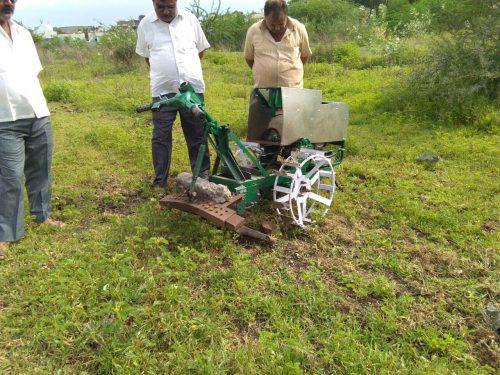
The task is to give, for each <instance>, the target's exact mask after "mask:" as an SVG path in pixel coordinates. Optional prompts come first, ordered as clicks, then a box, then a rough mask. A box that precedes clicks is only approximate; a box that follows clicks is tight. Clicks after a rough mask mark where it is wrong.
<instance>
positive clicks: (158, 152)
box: [152, 94, 210, 187]
mask: <svg viewBox="0 0 500 375" xmlns="http://www.w3.org/2000/svg"><path fill="white" fill-rule="evenodd" d="M173 96H175V94H168V95H167V97H173ZM198 96H199V97H200V98H201V99H202V100H203V94H198ZM153 100H154V101H158V100H159V98H153ZM177 112H179V114H180V117H181V126H182V131H183V133H184V138H185V139H186V143H187V147H188V153H189V161H190V164H191V170H192V171H194V167H195V165H196V159H197V158H198V150H199V148H200V146H201V145H202V144H203V126H202V124H201V123H200V122H199V121H198V120H196V118H195V117H194V116H193V115H192V114H191V112H190V111H189V110H187V109H185V108H183V109H176V108H172V107H163V108H162V109H161V110H160V111H158V112H153V125H154V129H153V139H152V151H153V167H154V170H155V179H154V182H153V183H154V184H155V185H158V186H161V187H165V186H166V184H167V179H168V175H169V172H170V161H171V159H172V127H173V125H174V121H175V118H176V117H177ZM205 142H206V141H205ZM209 169H210V154H209V152H208V147H207V152H206V153H205V156H204V158H203V163H202V165H201V169H200V172H205V171H208V170H209Z"/></svg>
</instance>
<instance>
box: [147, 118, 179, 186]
mask: <svg viewBox="0 0 500 375" xmlns="http://www.w3.org/2000/svg"><path fill="white" fill-rule="evenodd" d="M176 116H177V109H175V108H162V109H161V110H160V111H157V112H153V125H154V128H153V139H152V152H153V167H154V170H155V179H154V182H153V184H154V185H157V186H160V187H166V186H167V179H168V175H169V172H170V161H171V158H172V127H173V125H174V121H175V117H176Z"/></svg>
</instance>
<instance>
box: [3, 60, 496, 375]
mask: <svg viewBox="0 0 500 375" xmlns="http://www.w3.org/2000/svg"><path fill="white" fill-rule="evenodd" d="M44 60H45V66H46V69H45V71H44V72H43V74H42V76H41V79H42V82H43V85H44V87H45V90H46V93H47V96H48V97H49V98H51V99H52V100H55V101H53V102H51V104H50V107H51V110H52V120H53V128H54V134H55V144H56V149H55V155H54V217H56V218H58V219H62V220H64V221H65V222H66V223H67V224H68V226H67V228H65V229H62V230H53V229H51V228H45V227H39V226H37V225H35V224H34V223H33V222H32V221H30V220H28V229H27V235H26V238H25V239H24V240H22V241H20V242H19V243H16V244H14V245H13V246H12V247H11V248H10V250H9V253H8V257H7V260H6V261H5V262H3V263H1V264H0V280H1V282H0V373H5V374H10V373H13V374H28V373H29V374H32V373H33V374H46V373H61V374H72V373H82V374H85V373H88V374H94V373H97V374H105V373H117V374H135V373H137V374H139V373H151V374H152V373H189V374H191V373H204V374H223V373H245V374H266V373H269V374H299V373H314V374H322V373H325V374H332V373H342V374H344V373H345V374H347V373H352V374H374V373H387V374H394V373H402V374H406V373H411V374H424V373H425V374H447V373H448V374H461V373H464V374H465V373H467V374H469V373H477V374H489V373H491V374H493V373H495V371H496V370H498V368H499V364H500V354H499V346H498V337H496V336H495V333H494V332H493V330H492V329H491V328H490V326H489V323H488V321H487V319H486V317H485V315H484V313H483V312H484V309H485V308H486V305H487V304H488V303H494V302H495V301H497V302H498V292H499V288H498V287H499V284H498V280H499V273H498V263H497V262H498V259H499V252H498V240H499V238H498V228H499V221H498V207H499V194H498V192H499V186H498V157H499V151H498V150H499V147H498V146H499V139H498V133H496V132H495V133H493V134H490V133H484V132H483V133H481V132H478V131H476V130H474V129H469V128H466V127H445V126H441V125H439V124H435V123H430V122H424V121H422V120H419V119H418V118H417V117H415V118H410V117H408V116H405V115H403V114H400V113H394V112H390V111H388V110H387V109H386V108H391V103H388V102H387V99H386V98H387V97H389V96H387V95H385V93H386V92H387V91H388V90H390V87H391V86H392V85H393V84H394V83H395V82H397V80H398V79H399V78H400V77H402V76H404V75H405V74H407V72H408V68H405V67H391V68H378V69H372V70H344V69H342V68H339V67H335V66H333V65H327V64H313V65H309V66H308V67H307V72H306V76H307V79H306V86H307V87H310V88H318V89H322V90H323V91H324V95H325V97H326V98H327V99H335V100H342V101H346V102H348V103H349V104H350V108H351V115H352V118H351V124H350V128H349V137H348V140H347V150H348V152H347V157H346V160H345V162H344V163H343V165H342V166H341V167H340V168H339V170H338V178H339V180H340V182H341V184H342V185H343V190H342V191H339V192H338V193H337V195H336V201H335V202H334V205H333V207H332V209H331V211H330V213H329V214H328V217H327V218H326V219H325V220H324V221H323V222H321V223H320V224H319V225H317V226H315V227H312V228H311V229H309V230H307V231H303V230H298V229H295V228H290V227H287V226H285V225H283V224H279V226H280V232H279V233H278V235H277V237H278V243H277V245H276V246H275V247H268V246H263V245H259V244H255V243H249V242H245V241H243V240H242V239H240V238H238V237H237V236H236V235H235V234H233V233H224V232H223V231H221V230H219V229H216V228H215V227H213V226H211V225H210V224H208V223H207V222H205V221H203V220H201V219H198V218H196V217H194V216H191V215H189V214H185V213H180V212H177V211H170V210H163V209H160V207H159V203H158V201H159V195H158V194H157V193H155V192H153V191H151V189H150V187H149V185H150V181H151V177H152V176H151V174H152V167H151V156H150V137H151V126H150V125H151V124H150V115H149V114H144V115H136V114H135V113H134V112H133V105H134V104H137V105H138V104H144V103H146V102H147V101H148V93H149V90H148V84H149V82H148V76H147V72H146V70H145V68H144V67H137V68H135V69H133V70H132V71H130V72H122V73H119V72H118V71H116V69H115V68H113V67H112V66H109V65H106V63H105V62H104V61H103V60H102V59H101V58H100V57H99V56H97V55H96V56H94V57H92V60H89V59H88V58H86V57H84V56H77V58H76V59H71V60H70V59H65V58H61V57H59V58H58V57H55V55H53V54H48V55H44ZM204 68H205V78H206V82H207V87H208V91H207V95H206V100H207V103H208V108H209V110H210V111H211V113H212V114H213V115H214V117H215V118H216V119H218V120H219V121H220V122H222V123H228V124H230V125H231V126H232V127H233V129H235V130H236V132H237V133H238V134H239V135H240V136H242V137H244V135H245V128H246V117H247V108H248V105H247V103H248V96H249V92H250V88H251V84H252V79H251V75H250V72H249V71H248V69H247V68H246V67H245V64H244V62H243V59H242V57H241V56H240V55H239V54H222V53H211V54H209V55H208V56H207V58H206V59H205V61H204ZM391 97H393V99H391V100H395V99H394V96H391ZM396 98H397V97H396ZM311 126H314V124H311ZM174 144H175V147H174V160H173V168H172V169H173V174H174V175H175V174H177V173H179V172H181V171H186V170H188V162H187V151H186V147H185V144H184V139H183V136H182V132H181V131H180V126H177V127H176V132H175V136H174ZM425 152H433V153H435V154H436V155H439V156H440V157H441V158H442V160H441V161H440V162H438V163H437V164H436V165H434V166H426V165H422V164H419V163H417V162H416V161H415V159H416V158H417V157H418V156H420V155H422V154H423V153H425ZM264 217H266V218H274V215H273V212H272V210H271V209H270V207H269V206H267V205H265V204H263V205H262V206H261V207H258V208H257V209H256V211H255V212H254V213H252V215H251V216H250V222H251V223H252V222H253V223H256V222H258V221H259V220H261V219H262V218H264Z"/></svg>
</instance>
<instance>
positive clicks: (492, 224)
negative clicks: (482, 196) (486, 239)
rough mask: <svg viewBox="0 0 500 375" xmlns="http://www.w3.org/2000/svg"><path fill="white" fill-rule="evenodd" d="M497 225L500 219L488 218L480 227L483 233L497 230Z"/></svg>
mask: <svg viewBox="0 0 500 375" xmlns="http://www.w3.org/2000/svg"><path fill="white" fill-rule="evenodd" d="M499 227H500V220H497V219H488V220H486V221H485V222H484V223H483V224H482V225H481V229H482V230H483V232H484V233H492V232H497V231H498V228H499Z"/></svg>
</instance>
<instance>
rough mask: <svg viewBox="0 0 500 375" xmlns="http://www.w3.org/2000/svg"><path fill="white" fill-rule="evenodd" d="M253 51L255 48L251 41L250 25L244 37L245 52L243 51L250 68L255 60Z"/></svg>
mask: <svg viewBox="0 0 500 375" xmlns="http://www.w3.org/2000/svg"><path fill="white" fill-rule="evenodd" d="M254 53H255V50H254V47H253V43H252V27H250V28H249V29H248V30H247V35H246V38H245V52H244V55H245V61H246V62H247V64H248V66H249V67H250V69H253V64H254V62H255V58H254Z"/></svg>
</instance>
